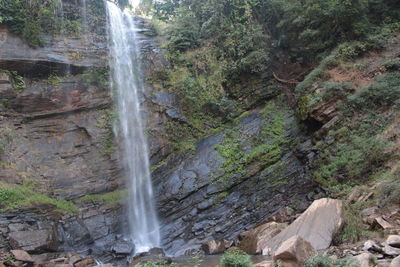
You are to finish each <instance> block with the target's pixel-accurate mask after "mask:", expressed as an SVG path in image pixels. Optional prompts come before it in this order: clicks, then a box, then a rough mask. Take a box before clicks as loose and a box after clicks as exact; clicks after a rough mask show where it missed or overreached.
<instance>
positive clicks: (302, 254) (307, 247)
mask: <svg viewBox="0 0 400 267" xmlns="http://www.w3.org/2000/svg"><path fill="white" fill-rule="evenodd" d="M314 253H315V249H314V247H313V246H312V245H311V244H310V243H309V242H307V241H306V240H304V239H303V238H301V237H300V236H297V235H295V236H292V237H291V238H289V239H288V240H286V241H285V242H283V243H282V244H281V245H280V247H279V248H278V249H277V250H276V252H275V255H274V261H275V262H277V261H280V262H281V265H280V266H282V267H300V266H303V264H304V262H305V261H306V260H307V259H308V258H309V257H310V256H311V255H313V254H314Z"/></svg>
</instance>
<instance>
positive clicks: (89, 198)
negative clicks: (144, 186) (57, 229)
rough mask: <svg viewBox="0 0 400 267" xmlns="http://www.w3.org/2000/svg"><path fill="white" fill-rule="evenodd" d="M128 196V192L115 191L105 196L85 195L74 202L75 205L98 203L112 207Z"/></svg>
mask: <svg viewBox="0 0 400 267" xmlns="http://www.w3.org/2000/svg"><path fill="white" fill-rule="evenodd" d="M127 196H128V190H117V191H113V192H108V193H105V194H96V195H86V196H84V197H81V198H80V199H78V200H77V201H76V203H85V202H99V203H102V204H103V205H107V206H112V205H115V204H117V203H119V202H120V201H121V200H122V199H124V198H126V197H127Z"/></svg>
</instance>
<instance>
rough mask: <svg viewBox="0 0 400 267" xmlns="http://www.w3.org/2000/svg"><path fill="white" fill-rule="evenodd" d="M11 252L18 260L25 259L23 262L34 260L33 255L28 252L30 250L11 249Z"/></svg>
mask: <svg viewBox="0 0 400 267" xmlns="http://www.w3.org/2000/svg"><path fill="white" fill-rule="evenodd" d="M11 254H12V255H13V256H14V258H15V259H16V260H18V261H23V262H34V260H33V259H32V257H31V255H29V254H28V252H26V251H24V250H20V249H17V250H11Z"/></svg>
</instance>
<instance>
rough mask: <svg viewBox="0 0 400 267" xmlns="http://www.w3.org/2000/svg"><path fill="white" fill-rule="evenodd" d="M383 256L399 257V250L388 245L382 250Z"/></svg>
mask: <svg viewBox="0 0 400 267" xmlns="http://www.w3.org/2000/svg"><path fill="white" fill-rule="evenodd" d="M383 254H385V255H388V256H392V257H395V256H399V255H400V248H395V247H392V246H389V245H388V244H386V245H385V247H384V248H383Z"/></svg>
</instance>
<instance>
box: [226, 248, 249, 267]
mask: <svg viewBox="0 0 400 267" xmlns="http://www.w3.org/2000/svg"><path fill="white" fill-rule="evenodd" d="M221 263H222V265H221V267H254V265H253V263H252V262H251V260H250V256H249V255H247V254H246V253H245V252H243V251H241V250H239V249H234V250H229V251H227V252H225V253H224V255H223V256H222V258H221Z"/></svg>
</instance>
